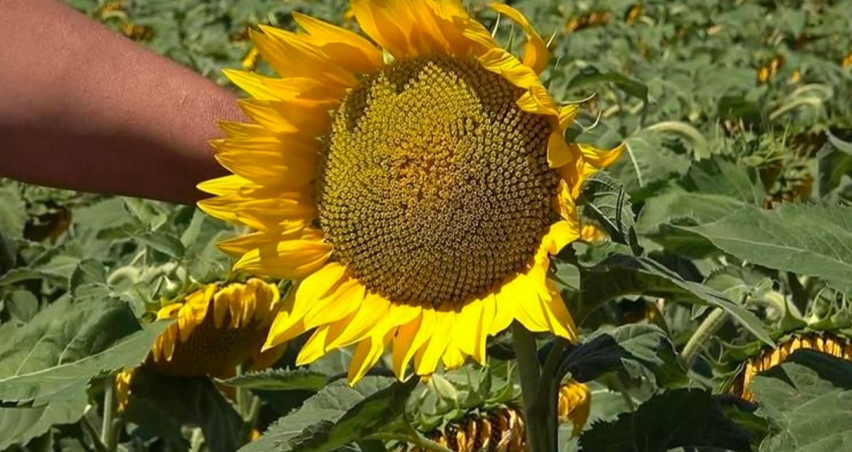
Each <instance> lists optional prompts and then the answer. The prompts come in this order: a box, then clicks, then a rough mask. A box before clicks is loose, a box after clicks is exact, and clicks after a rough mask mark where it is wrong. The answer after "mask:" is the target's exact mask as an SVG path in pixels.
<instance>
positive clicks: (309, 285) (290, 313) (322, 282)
mask: <svg viewBox="0 0 852 452" xmlns="http://www.w3.org/2000/svg"><path fill="white" fill-rule="evenodd" d="M345 271H346V268H345V267H343V266H342V265H340V264H339V263H337V262H331V263H328V264H326V265H325V266H324V267H322V268H321V269H319V270H317V271H316V272H314V273H312V274H311V275H309V276H308V277H307V278H305V280H304V281H302V282H301V283H300V284H299V285H298V286H297V287H296V288H295V289H294V293H295V296H294V300H293V302H292V304H290V305H288V306H287V315H286V316H278V317H276V321H275V322H274V323H273V325H272V329H271V330H270V336H271V335H272V331H274V332H275V336H276V338H278V343H281V342H284V341H286V340H290V339H292V338H293V337H295V336H297V335H299V334H301V333H303V332H305V331H307V330H309V329H311V327H310V326H308V325H307V324H306V322H305V316H306V315H307V313H308V311H310V310H311V308H312V307H313V306H314V304H316V302H317V300H319V299H322V298H323V297H324V296H325V295H326V294H327V293H329V292H331V291H332V290H334V289H335V288H336V287H337V285H338V284H339V283H340V282H341V280H342V279H343V275H344V273H345Z"/></svg>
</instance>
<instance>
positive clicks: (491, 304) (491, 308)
mask: <svg viewBox="0 0 852 452" xmlns="http://www.w3.org/2000/svg"><path fill="white" fill-rule="evenodd" d="M496 311H497V298H496V294H493V293H489V294H487V295H486V296H485V297H484V298H483V300H482V324H481V331H480V334H479V343H478V344H477V345H476V350H475V351H474V354H473V355H472V356H473V359H475V360H476V361H477V362H478V363H480V364H482V365H485V358H486V353H485V352H486V344H487V342H488V336H489V335H490V334H491V331H490V330H491V325H492V324H493V323H494V314H495V312H496Z"/></svg>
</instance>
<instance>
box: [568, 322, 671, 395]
mask: <svg viewBox="0 0 852 452" xmlns="http://www.w3.org/2000/svg"><path fill="white" fill-rule="evenodd" d="M639 368H644V370H645V371H641V372H640V373H639V374H637V373H636V371H637V369H639ZM616 370H625V371H627V373H628V374H630V375H631V376H632V377H634V378H635V377H640V376H646V377H648V378H650V379H651V380H652V381H653V382H654V383H655V384H656V385H657V386H660V387H672V386H676V385H679V384H683V383H685V382H687V381H688V379H687V378H686V371H685V369H683V367H682V366H681V365H680V363H679V362H678V361H677V358H676V354H675V351H674V344H672V343H671V341H670V340H669V339H668V337H666V334H665V332H663V330H661V329H660V328H659V327H657V326H655V325H648V324H635V325H624V326H621V327H618V328H616V329H615V330H613V331H609V332H606V333H602V334H599V335H596V336H594V337H592V338H590V339H588V340H586V341H584V342H583V343H582V344H580V345H579V346H577V347H574V348H573V349H571V350H569V351H568V352H567V353H566V355H565V357H564V358H563V362H562V364H561V366H560V377H561V375H564V374H565V373H566V372H570V373H571V377H572V378H573V379H575V380H577V381H580V382H587V381H592V380H594V379H597V378H598V377H600V376H601V375H603V374H605V373H608V372H612V371H616Z"/></svg>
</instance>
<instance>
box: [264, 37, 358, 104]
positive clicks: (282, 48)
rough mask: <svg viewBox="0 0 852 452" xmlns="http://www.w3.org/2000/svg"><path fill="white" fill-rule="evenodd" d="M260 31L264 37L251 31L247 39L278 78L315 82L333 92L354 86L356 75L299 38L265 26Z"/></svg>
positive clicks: (356, 80)
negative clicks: (304, 79)
mask: <svg viewBox="0 0 852 452" xmlns="http://www.w3.org/2000/svg"><path fill="white" fill-rule="evenodd" d="M260 29H261V30H263V33H257V32H254V31H251V30H250V31H249V37H250V38H251V40H252V42H253V43H254V45H255V46H257V50H258V51H260V54H261V55H262V56H263V58H264V60H266V61H268V62H269V65H270V66H272V68H273V69H275V72H277V73H278V74H279V75H282V76H286V77H303V78H307V79H311V80H317V81H320V82H322V83H324V84H326V85H327V86H328V87H329V88H330V89H333V90H337V89H340V88H342V87H350V88H351V87H353V86H355V85H357V83H358V79H357V78H356V77H355V74H353V73H352V72H351V71H349V70H347V69H346V68H344V67H341V66H339V65H338V64H337V63H336V62H335V61H333V60H332V59H331V58H329V57H328V56H327V55H326V54H324V53H323V52H321V51H320V50H319V49H318V48H317V47H315V46H312V45H310V44H308V43H306V42H304V40H303V39H302V38H300V37H299V36H298V35H296V34H294V33H291V32H289V31H286V30H281V29H278V28H275V27H269V26H265V25H261V26H260Z"/></svg>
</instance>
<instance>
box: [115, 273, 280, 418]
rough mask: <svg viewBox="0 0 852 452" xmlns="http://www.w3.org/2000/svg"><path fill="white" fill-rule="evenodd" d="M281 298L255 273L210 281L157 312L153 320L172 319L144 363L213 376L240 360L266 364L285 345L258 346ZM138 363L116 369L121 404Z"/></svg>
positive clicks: (167, 371) (179, 373) (173, 372)
mask: <svg viewBox="0 0 852 452" xmlns="http://www.w3.org/2000/svg"><path fill="white" fill-rule="evenodd" d="M280 300H281V297H280V295H279V293H278V287H277V286H275V285H273V284H268V283H266V282H263V281H261V280H259V279H254V278H252V279H249V280H248V281H247V282H246V283H245V284H240V283H234V284H229V285H228V286H227V287H224V288H220V286H219V284H208V285H206V286H204V287H202V288H200V289H198V290H197V291H195V292H193V293H191V294H190V295H187V296H186V297H185V298H184V299H183V300H181V301H180V302H178V303H172V304H169V305H167V306H165V307H163V308H161V309H160V310H159V311H158V312H157V320H163V319H176V321H175V322H174V323H172V324H171V325H169V326H168V327H167V328H166V330H165V331H163V332H162V333H161V334H160V335H159V336H158V337H157V339H156V340H155V342H154V345H153V346H152V347H151V351H150V352H149V353H148V357H147V359H146V360H145V363H144V364H143V365H144V366H145V367H147V368H148V369H150V370H152V371H155V372H157V373H160V374H164V375H170V376H176V377H203V376H212V377H216V378H228V377H231V376H233V375H234V374H235V372H236V368H237V366H240V365H247V366H248V367H250V368H252V369H263V368H266V367H269V366H271V365H272V364H274V363H275V361H277V360H278V358H280V357H281V355H282V354H283V352H284V350H285V347H286V344H281V345H279V346H277V347H273V348H271V349H268V350H266V351H262V350H261V348H262V346H263V343H264V341H265V340H266V337H267V334H268V333H269V327H270V325H271V324H272V321H273V319H274V317H275V314H276V313H277V312H278V309H279V307H280V304H281V303H280ZM138 369H139V368H132V369H126V370H124V371H122V372H119V373H118V374H116V377H115V390H116V394H117V399H118V408H119V410H123V409H124V407H125V406H126V405H127V403H128V398H129V396H130V392H131V388H132V381H133V377H134V375H135V374H136V372H137V371H138Z"/></svg>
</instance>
